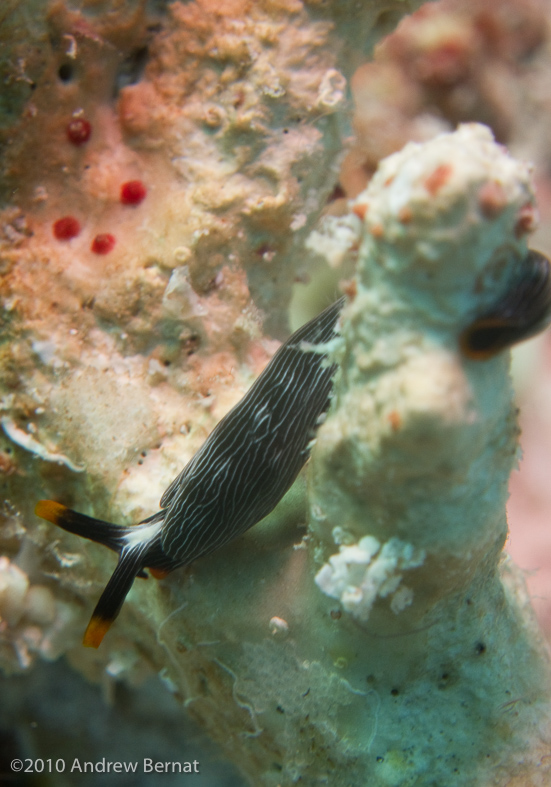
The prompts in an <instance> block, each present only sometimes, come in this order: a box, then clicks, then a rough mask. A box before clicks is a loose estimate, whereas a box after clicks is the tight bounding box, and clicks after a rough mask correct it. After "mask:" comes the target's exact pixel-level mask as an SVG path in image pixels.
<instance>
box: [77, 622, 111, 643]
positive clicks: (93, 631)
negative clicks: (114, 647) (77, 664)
mask: <svg viewBox="0 0 551 787" xmlns="http://www.w3.org/2000/svg"><path fill="white" fill-rule="evenodd" d="M112 622H113V621H112V620H105V618H98V617H95V616H94V615H92V617H91V618H90V623H88V627H87V629H86V631H85V632H84V639H83V640H82V644H83V645H84V647H85V648H99V646H100V645H101V641H102V640H103V638H104V637H105V635H106V634H107V632H108V631H109V629H110V628H111V623H112Z"/></svg>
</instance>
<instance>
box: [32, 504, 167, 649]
mask: <svg viewBox="0 0 551 787" xmlns="http://www.w3.org/2000/svg"><path fill="white" fill-rule="evenodd" d="M35 514H36V515H37V516H39V517H42V519H47V520H48V522H52V523H53V524H54V525H58V526H59V527H61V528H63V530H67V531H68V532H69V533H75V534H76V535H77V536H83V537H84V538H88V539H90V540H91V541H97V542H98V543H99V544H103V545H104V546H106V547H109V549H112V550H114V551H115V552H117V553H118V554H119V562H118V565H117V567H116V569H115V571H114V572H113V575H112V576H111V579H110V580H109V582H108V583H107V585H106V587H105V590H104V591H103V593H102V594H101V596H100V600H99V601H98V603H97V605H96V608H95V610H94V612H93V614H92V617H91V619H90V622H89V624H88V628H87V629H86V633H85V634H84V640H83V644H84V645H85V646H86V647H88V648H97V647H99V645H100V643H101V641H102V639H103V638H104V636H105V634H106V633H107V631H108V630H109V628H110V627H111V624H112V623H113V621H114V620H115V618H116V617H117V615H118V614H119V612H120V610H121V607H122V605H123V603H124V599H125V598H126V596H127V593H128V591H129V590H130V588H131V587H132V583H133V582H134V579H135V578H136V577H137V576H138V577H147V574H145V573H144V571H143V567H144V566H148V567H149V566H150V564H152V567H151V568H150V571H151V573H152V574H153V575H154V576H155V577H157V578H161V577H162V576H166V574H167V573H168V572H169V571H170V570H171V569H172V568H173V567H174V565H173V561H171V560H170V559H168V558H167V557H166V555H164V554H163V551H162V548H161V545H160V537H159V531H160V528H161V524H162V517H159V515H158V514H157V515H154V516H153V517H149V519H147V520H145V522H143V523H140V525H133V526H129V527H125V526H123V525H114V524H112V523H111V522H104V521H103V520H102V519H94V517H91V516H86V515H85V514H79V513H78V512H77V511H73V510H72V509H71V508H67V506H64V505H62V504H61V503H56V502H55V501H54V500H40V501H39V502H38V503H37V505H36V508H35Z"/></svg>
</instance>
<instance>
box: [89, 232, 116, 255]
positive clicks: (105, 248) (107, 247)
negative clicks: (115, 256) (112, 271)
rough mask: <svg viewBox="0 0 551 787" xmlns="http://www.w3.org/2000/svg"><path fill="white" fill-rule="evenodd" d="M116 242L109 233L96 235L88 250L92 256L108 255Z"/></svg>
mask: <svg viewBox="0 0 551 787" xmlns="http://www.w3.org/2000/svg"><path fill="white" fill-rule="evenodd" d="M116 242H117V240H116V238H115V236H114V235H111V233H110V232H102V233H100V234H99V235H96V237H95V238H94V240H93V241H92V245H91V246H90V249H91V250H92V251H93V252H94V254H109V252H110V251H112V250H113V249H114V247H115V243H116Z"/></svg>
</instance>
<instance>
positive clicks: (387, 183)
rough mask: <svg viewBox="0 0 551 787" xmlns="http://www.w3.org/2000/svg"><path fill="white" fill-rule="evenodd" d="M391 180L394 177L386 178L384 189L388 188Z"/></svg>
mask: <svg viewBox="0 0 551 787" xmlns="http://www.w3.org/2000/svg"><path fill="white" fill-rule="evenodd" d="M393 180H394V175H390V177H388V178H387V179H386V180H385V186H386V187H388V186H390V184H391V183H392V181H393Z"/></svg>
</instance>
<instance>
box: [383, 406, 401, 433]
mask: <svg viewBox="0 0 551 787" xmlns="http://www.w3.org/2000/svg"><path fill="white" fill-rule="evenodd" d="M387 419H388V422H389V424H390V426H391V429H392V431H393V432H397V431H398V429H399V428H400V427H401V425H402V419H401V417H400V413H399V412H398V411H397V410H391V411H390V412H389V414H388V415H387Z"/></svg>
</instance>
